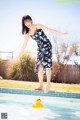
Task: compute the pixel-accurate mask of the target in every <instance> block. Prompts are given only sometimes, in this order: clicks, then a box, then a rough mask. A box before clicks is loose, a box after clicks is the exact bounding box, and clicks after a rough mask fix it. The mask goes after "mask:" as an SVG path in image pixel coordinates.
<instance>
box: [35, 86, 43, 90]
mask: <svg viewBox="0 0 80 120" xmlns="http://www.w3.org/2000/svg"><path fill="white" fill-rule="evenodd" d="M35 90H43V86H39V87H37V88H35Z"/></svg>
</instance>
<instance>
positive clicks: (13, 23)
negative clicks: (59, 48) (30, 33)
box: [0, 0, 80, 56]
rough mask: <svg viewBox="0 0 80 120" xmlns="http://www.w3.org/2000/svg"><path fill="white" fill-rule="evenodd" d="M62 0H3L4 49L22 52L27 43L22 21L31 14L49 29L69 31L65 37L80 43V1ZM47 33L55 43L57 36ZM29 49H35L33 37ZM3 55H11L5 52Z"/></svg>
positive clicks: (0, 42) (0, 34) (0, 39)
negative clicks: (77, 2)
mask: <svg viewBox="0 0 80 120" xmlns="http://www.w3.org/2000/svg"><path fill="white" fill-rule="evenodd" d="M57 1H58V0H1V1H0V51H14V52H15V53H16V52H19V51H20V49H21V46H22V44H23V42H24V35H22V33H21V29H22V28H21V20H22V17H23V16H24V15H30V16H31V17H32V19H33V23H34V24H37V23H40V24H43V25H45V26H46V27H48V28H52V29H56V30H58V31H61V32H68V33H69V34H68V36H67V37H65V40H66V41H67V40H68V41H70V42H78V44H79V45H80V43H79V41H80V4H73V3H67V4H64V3H59V2H57ZM59 1H60V0H59ZM45 33H46V35H47V36H48V38H49V39H50V41H51V42H52V45H53V46H54V43H53V35H52V34H51V33H47V32H46V31H45ZM26 49H27V50H28V51H29V52H35V51H36V49H37V45H36V42H35V41H34V40H32V39H31V38H30V39H29V42H28V45H27V47H26ZM0 55H1V56H10V55H9V53H8V54H6V53H5V54H1V53H0Z"/></svg>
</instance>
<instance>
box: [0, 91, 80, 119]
mask: <svg viewBox="0 0 80 120" xmlns="http://www.w3.org/2000/svg"><path fill="white" fill-rule="evenodd" d="M35 99H41V100H42V103H43V104H44V108H42V109H34V108H32V104H33V103H34V101H35ZM1 113H7V120H80V99H71V98H59V97H45V96H32V95H17V94H14V95H12V94H4V93H0V119H1Z"/></svg>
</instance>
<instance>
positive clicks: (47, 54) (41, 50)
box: [31, 29, 52, 74]
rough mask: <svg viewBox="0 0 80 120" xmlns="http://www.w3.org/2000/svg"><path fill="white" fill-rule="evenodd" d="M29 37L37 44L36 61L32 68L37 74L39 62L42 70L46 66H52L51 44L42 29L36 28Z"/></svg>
mask: <svg viewBox="0 0 80 120" xmlns="http://www.w3.org/2000/svg"><path fill="white" fill-rule="evenodd" d="M31 37H32V39H34V40H35V41H36V42H37V45H38V50H37V61H36V65H35V68H34V73H35V74H37V73H38V66H39V63H40V62H41V64H42V66H43V70H44V71H46V68H50V67H52V45H51V42H50V41H49V39H48V38H47V36H46V35H45V33H44V31H43V30H42V29H37V30H36V31H35V32H34V35H31ZM44 73H45V72H44Z"/></svg>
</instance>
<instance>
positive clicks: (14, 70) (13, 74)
mask: <svg viewBox="0 0 80 120" xmlns="http://www.w3.org/2000/svg"><path fill="white" fill-rule="evenodd" d="M34 65H35V59H33V58H32V57H31V56H30V55H29V54H27V53H24V54H23V55H22V56H21V57H20V59H19V60H18V61H16V62H12V63H10V64H9V68H8V72H7V75H8V77H9V78H10V79H19V80H24V81H36V76H35V75H34Z"/></svg>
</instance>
